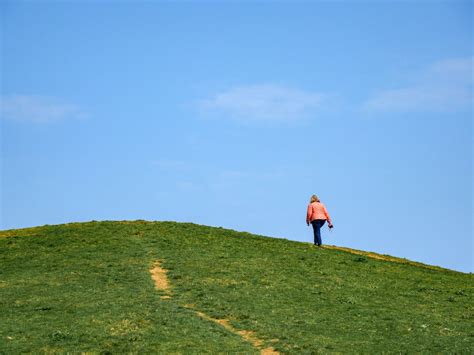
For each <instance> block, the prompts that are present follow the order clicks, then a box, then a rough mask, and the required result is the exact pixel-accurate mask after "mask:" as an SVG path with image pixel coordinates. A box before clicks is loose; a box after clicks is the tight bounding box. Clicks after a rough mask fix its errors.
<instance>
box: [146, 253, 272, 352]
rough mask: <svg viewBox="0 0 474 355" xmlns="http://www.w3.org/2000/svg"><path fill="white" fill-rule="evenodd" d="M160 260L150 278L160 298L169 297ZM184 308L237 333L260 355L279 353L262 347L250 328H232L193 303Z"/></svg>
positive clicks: (152, 269) (226, 322) (169, 287)
mask: <svg viewBox="0 0 474 355" xmlns="http://www.w3.org/2000/svg"><path fill="white" fill-rule="evenodd" d="M161 262H162V261H161V260H158V261H156V262H155V263H154V264H153V266H152V268H151V269H150V274H151V278H152V279H153V281H154V283H155V287H156V289H158V290H160V291H163V292H164V293H165V295H163V296H161V297H160V298H161V299H170V298H171V296H172V291H171V286H170V283H169V282H168V277H167V276H166V272H167V271H166V269H164V268H162V267H161ZM185 307H186V308H188V309H191V310H193V311H194V312H195V313H196V314H197V315H198V316H199V317H201V318H203V319H205V320H207V321H211V322H214V323H216V324H219V325H220V326H221V327H224V328H225V329H227V330H228V331H230V332H232V333H234V334H237V335H239V336H241V337H242V338H243V339H244V340H245V341H246V342H248V343H250V344H252V345H253V346H254V347H255V348H257V349H259V350H260V354H261V355H274V354H279V352H278V351H276V350H275V349H273V348H272V347H267V348H263V349H262V345H263V340H261V339H258V338H257V337H256V336H255V333H254V332H252V331H250V330H239V329H236V328H234V327H233V326H232V325H231V324H230V322H229V320H227V319H216V318H212V317H210V316H209V315H207V314H205V313H203V312H201V311H198V310H196V309H195V308H194V305H185ZM273 341H275V342H276V341H278V339H274V340H273Z"/></svg>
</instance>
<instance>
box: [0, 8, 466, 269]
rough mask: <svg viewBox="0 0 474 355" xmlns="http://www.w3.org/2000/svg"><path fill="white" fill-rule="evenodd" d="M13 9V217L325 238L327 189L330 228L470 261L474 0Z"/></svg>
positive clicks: (9, 153)
mask: <svg viewBox="0 0 474 355" xmlns="http://www.w3.org/2000/svg"><path fill="white" fill-rule="evenodd" d="M0 9H1V26H2V27H1V30H2V32H1V39H2V43H1V44H2V47H1V59H2V63H1V64H2V70H1V74H2V77H1V85H2V87H1V95H2V96H1V98H2V109H1V124H2V132H1V133H2V134H1V148H2V151H1V157H2V171H1V178H2V182H1V183H2V185H1V207H2V211H1V222H0V229H9V228H22V227H28V226H36V225H43V224H58V223H65V222H72V221H89V220H123V219H131V220H133V219H146V220H174V221H190V222H194V223H199V224H205V225H211V226H222V227H226V228H232V229H236V230H241V231H248V232H252V233H257V234H263V235H268V236H274V237H283V238H288V239H292V240H298V241H304V242H311V241H312V231H311V229H310V228H309V227H307V226H306V224H305V213H306V207H307V203H308V200H309V198H310V196H311V194H313V193H315V194H317V195H318V196H319V197H320V198H321V200H322V202H324V203H325V204H326V206H327V208H328V210H329V213H330V214H331V216H332V218H333V222H334V225H335V228H334V231H332V232H331V233H329V232H328V230H327V228H324V229H323V243H327V244H335V245H340V246H347V247H353V248H358V249H364V250H370V251H376V252H380V253H386V254H391V255H395V256H400V257H406V258H409V259H413V260H417V261H421V262H425V263H429V264H434V265H440V266H444V267H448V268H452V269H456V270H461V271H465V272H470V271H473V241H472V238H473V224H472V220H473V210H472V201H473V190H472V181H473V176H472V155H473V127H472V102H473V99H472V93H473V92H472V82H473V79H472V62H473V47H472V43H473V27H472V26H473V22H472V21H473V20H472V19H473V8H472V2H470V1H445V2H437V1H400V2H397V1H389V2H388V1H387V2H380V1H378V2H363V1H338V2H317V1H307V2H293V1H291V2H290V1H280V2H272V1H265V2H252V1H241V2H239V1H233V2H229V3H224V2H220V3H219V2H203V1H194V2H191V1H190V2H174V3H172V2H161V1H148V2H140V1H133V2H132V1H129V2H109V1H67V2H66V1H63V2H61V1H51V2H47V1H35V2H34V1H2V2H1V5H0ZM275 253H278V250H275ZM322 267H324V266H322Z"/></svg>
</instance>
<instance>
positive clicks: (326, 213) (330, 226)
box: [323, 205, 332, 228]
mask: <svg viewBox="0 0 474 355" xmlns="http://www.w3.org/2000/svg"><path fill="white" fill-rule="evenodd" d="M323 209H324V215H325V216H326V220H327V221H328V226H329V228H332V222H331V217H330V216H329V213H328V210H327V209H326V206H324V205H323Z"/></svg>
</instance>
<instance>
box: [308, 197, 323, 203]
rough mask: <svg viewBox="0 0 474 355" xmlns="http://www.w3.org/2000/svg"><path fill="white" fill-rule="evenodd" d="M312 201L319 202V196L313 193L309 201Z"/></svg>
mask: <svg viewBox="0 0 474 355" xmlns="http://www.w3.org/2000/svg"><path fill="white" fill-rule="evenodd" d="M313 202H321V201H319V198H318V196H316V195H313V196H311V200H310V203H313Z"/></svg>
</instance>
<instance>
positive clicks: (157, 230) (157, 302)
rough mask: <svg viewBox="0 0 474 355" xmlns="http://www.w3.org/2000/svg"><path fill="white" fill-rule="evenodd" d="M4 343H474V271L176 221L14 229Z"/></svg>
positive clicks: (55, 348)
mask: <svg viewBox="0 0 474 355" xmlns="http://www.w3.org/2000/svg"><path fill="white" fill-rule="evenodd" d="M0 260H1V268H0V314H1V315H2V316H1V317H2V319H1V322H0V353H12V352H14V353H17V352H38V351H43V352H68V351H74V352H90V351H93V352H142V351H147V352H157V351H160V352H173V353H188V352H190V351H199V352H213V353H214V352H222V351H225V352H249V353H252V352H254V353H258V352H261V353H278V352H279V353H288V352H344V353H347V352H351V353H352V352H363V353H381V352H386V353H392V352H393V353H400V352H441V351H443V352H446V351H448V352H456V353H472V351H473V349H474V346H473V345H474V330H473V322H472V320H473V311H474V309H473V306H472V295H473V288H474V287H473V282H472V281H473V275H472V274H464V273H460V272H456V271H452V270H447V269H442V268H438V267H434V266H430V265H425V264H420V263H414V262H411V261H409V260H406V259H399V258H395V257H390V256H384V255H379V254H375V253H368V252H363V251H354V250H348V249H341V248H337V247H331V246H327V247H326V248H315V247H313V246H312V245H310V244H308V243H301V242H295V241H289V240H285V239H276V238H269V237H265V236H258V235H253V234H250V233H245V232H237V231H233V230H228V229H224V228H215V227H208V226H201V225H196V224H191V223H176V222H147V221H133V222H132V221H122V222H111V221H105V222H95V221H94V222H88V223H70V224H64V225H55V226H42V227H35V228H27V229H17V230H9V231H0Z"/></svg>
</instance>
